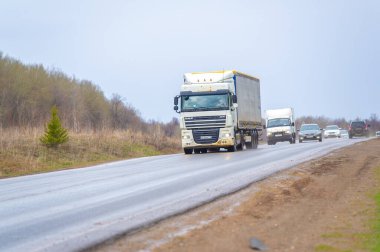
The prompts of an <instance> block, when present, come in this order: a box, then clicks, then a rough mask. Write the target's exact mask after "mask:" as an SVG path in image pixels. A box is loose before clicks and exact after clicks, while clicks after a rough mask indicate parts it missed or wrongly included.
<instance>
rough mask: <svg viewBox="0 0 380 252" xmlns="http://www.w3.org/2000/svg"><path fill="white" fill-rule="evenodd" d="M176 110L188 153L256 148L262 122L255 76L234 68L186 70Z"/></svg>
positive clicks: (175, 103)
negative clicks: (228, 69) (199, 70)
mask: <svg viewBox="0 0 380 252" xmlns="http://www.w3.org/2000/svg"><path fill="white" fill-rule="evenodd" d="M174 110H175V111H177V112H178V113H180V120H179V121H180V128H181V137H182V148H183V150H184V152H185V154H192V153H193V152H194V153H206V152H207V150H214V151H218V150H220V148H225V149H227V150H228V151H229V152H234V151H236V150H239V149H242V148H243V146H244V145H245V146H246V148H247V149H255V148H257V145H258V141H259V140H258V139H259V131H261V130H262V125H261V124H262V123H261V98H260V80H259V79H257V78H255V77H252V76H250V75H247V74H244V73H241V72H238V71H235V70H231V71H215V72H197V73H186V74H184V83H183V85H182V86H181V92H180V95H178V96H176V97H174Z"/></svg>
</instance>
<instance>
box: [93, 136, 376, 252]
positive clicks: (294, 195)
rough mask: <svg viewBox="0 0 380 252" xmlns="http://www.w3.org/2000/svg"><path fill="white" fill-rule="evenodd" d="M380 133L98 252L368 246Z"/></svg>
mask: <svg viewBox="0 0 380 252" xmlns="http://www.w3.org/2000/svg"><path fill="white" fill-rule="evenodd" d="M379 167H380V139H373V140H370V141H367V142H361V143H357V144H355V145H353V146H350V147H347V148H344V149H341V150H337V151H335V152H333V153H332V154H329V155H328V156H325V157H323V158H320V159H317V160H312V161H309V162H306V163H303V164H301V165H299V166H297V167H294V168H292V169H289V170H287V171H284V172H281V173H278V174H276V175H275V176H272V177H270V178H268V179H265V180H263V181H261V182H258V183H255V184H253V185H251V186H250V187H248V188H247V189H244V190H242V191H240V192H238V193H235V194H234V195H231V196H228V197H225V198H222V199H219V200H217V201H215V202H213V203H211V204H208V205H206V206H203V207H200V208H198V209H195V210H192V211H190V212H189V213H186V214H183V215H180V216H176V217H173V218H170V219H169V220H165V221H162V222H160V223H158V224H156V225H154V226H152V227H149V228H146V229H144V230H141V231H138V232H135V233H134V234H130V235H127V236H125V237H120V238H119V239H117V240H113V241H109V242H107V243H106V244H103V245H101V246H98V247H97V248H93V249H91V251H156V252H161V251H165V252H166V251H253V250H252V249H251V248H250V247H249V241H250V239H251V238H252V237H255V238H257V239H259V240H261V241H262V242H263V243H264V244H265V245H266V247H267V248H268V249H267V251H365V250H364V249H363V248H362V247H361V245H360V243H359V242H358V237H359V234H361V233H363V232H366V230H368V228H369V227H368V218H369V216H371V213H372V212H373V211H374V203H373V201H372V200H371V199H370V197H369V194H370V193H371V192H373V190H374V189H378V188H379V187H380V183H379V181H378V180H376V179H375V176H374V173H375V169H377V168H379Z"/></svg>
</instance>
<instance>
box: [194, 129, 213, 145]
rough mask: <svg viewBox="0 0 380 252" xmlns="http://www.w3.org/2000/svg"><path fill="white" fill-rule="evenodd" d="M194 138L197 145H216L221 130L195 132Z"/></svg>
mask: <svg viewBox="0 0 380 252" xmlns="http://www.w3.org/2000/svg"><path fill="white" fill-rule="evenodd" d="M193 138H194V141H195V142H196V143H197V144H211V143H215V142H216V141H218V138H219V129H204V130H193Z"/></svg>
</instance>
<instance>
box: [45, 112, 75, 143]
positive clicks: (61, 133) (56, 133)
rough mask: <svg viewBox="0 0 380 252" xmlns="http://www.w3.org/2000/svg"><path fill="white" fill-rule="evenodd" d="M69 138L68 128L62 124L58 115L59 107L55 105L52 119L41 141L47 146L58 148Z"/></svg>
mask: <svg viewBox="0 0 380 252" xmlns="http://www.w3.org/2000/svg"><path fill="white" fill-rule="evenodd" d="M68 140H69V134H68V132H67V129H65V128H63V127H62V125H61V120H60V119H59V117H58V109H57V107H56V106H53V108H52V109H51V120H50V122H49V123H48V124H47V126H46V127H45V134H44V135H43V136H42V137H41V138H40V141H41V143H42V144H43V145H45V146H46V147H49V148H50V147H53V148H56V147H57V146H58V145H60V144H63V143H65V142H67V141H68Z"/></svg>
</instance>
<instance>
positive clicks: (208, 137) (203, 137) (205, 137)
mask: <svg viewBox="0 0 380 252" xmlns="http://www.w3.org/2000/svg"><path fill="white" fill-rule="evenodd" d="M211 138H212V136H201V139H202V140H205V139H211Z"/></svg>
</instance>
